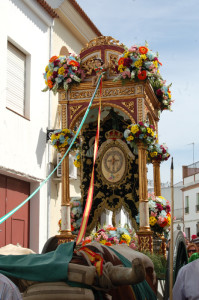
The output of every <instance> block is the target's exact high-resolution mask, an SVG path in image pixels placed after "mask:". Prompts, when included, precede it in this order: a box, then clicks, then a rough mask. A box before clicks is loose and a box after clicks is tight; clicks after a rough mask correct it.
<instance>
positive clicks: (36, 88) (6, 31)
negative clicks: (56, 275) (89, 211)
mask: <svg viewBox="0 0 199 300" xmlns="http://www.w3.org/2000/svg"><path fill="white" fill-rule="evenodd" d="M29 3H30V4H32V5H33V6H35V9H36V10H38V9H39V11H40V17H39V16H38V15H37V14H36V13H35V12H34V11H33V10H32V9H31V8H30V7H29V6H27V5H26V1H25V0H24V1H20V0H5V1H0V27H1V33H0V53H1V68H0V76H1V87H0V128H1V132H2V133H3V134H2V136H1V139H0V149H1V156H0V171H1V170H2V171H3V172H4V174H7V175H8V176H13V177H18V178H21V179H22V180H27V181H31V191H33V190H34V188H35V187H37V186H38V184H39V182H40V181H42V180H44V179H45V178H46V163H47V152H46V128H47V125H48V93H46V94H44V93H42V92H41V90H42V89H43V87H44V81H43V78H42V74H43V72H44V68H45V63H44V62H45V61H47V60H48V57H49V26H48V25H47V24H46V22H50V21H52V19H51V18H50V17H49V16H48V15H47V13H46V12H45V11H44V10H43V9H42V8H41V6H40V5H39V4H38V3H37V2H36V1H31V2H29ZM41 17H43V20H42V19H41ZM7 40H9V41H10V42H12V43H13V44H14V45H15V46H16V47H18V48H19V49H20V50H22V51H23V52H24V53H26V55H27V57H28V64H29V68H28V81H29V86H30V89H29V97H27V98H26V101H27V104H28V106H29V112H30V113H29V115H28V119H26V118H23V117H21V116H19V115H17V114H16V113H14V112H12V111H10V110H8V109H6V69H7ZM35 199H36V201H37V204H36V203H34V204H33V202H34V198H33V199H32V200H31V207H34V206H37V209H36V210H35V209H33V210H31V213H30V226H31V228H30V245H31V246H32V248H34V249H36V248H38V249H41V245H43V243H44V241H45V240H46V232H47V223H46V222H45V215H46V203H47V193H46V189H45V187H44V188H43V189H42V191H41V192H40V193H39V194H38V195H37V196H35ZM38 213H39V219H38ZM36 220H37V222H36V223H35V221H36ZM38 226H39V228H37V231H38V232H39V235H38V239H37V240H36V238H35V236H34V234H33V233H34V230H36V229H35V228H33V227H38Z"/></svg>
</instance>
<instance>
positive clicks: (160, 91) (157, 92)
mask: <svg viewBox="0 0 199 300" xmlns="http://www.w3.org/2000/svg"><path fill="white" fill-rule="evenodd" d="M156 95H157V96H158V97H162V96H163V92H162V90H161V89H158V90H157V91H156Z"/></svg>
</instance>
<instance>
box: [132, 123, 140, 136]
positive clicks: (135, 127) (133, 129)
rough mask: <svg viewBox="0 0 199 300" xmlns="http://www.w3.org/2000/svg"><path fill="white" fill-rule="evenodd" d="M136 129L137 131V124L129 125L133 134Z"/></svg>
mask: <svg viewBox="0 0 199 300" xmlns="http://www.w3.org/2000/svg"><path fill="white" fill-rule="evenodd" d="M138 131H139V127H138V125H133V126H132V127H131V132H132V133H133V134H135V133H136V132H138Z"/></svg>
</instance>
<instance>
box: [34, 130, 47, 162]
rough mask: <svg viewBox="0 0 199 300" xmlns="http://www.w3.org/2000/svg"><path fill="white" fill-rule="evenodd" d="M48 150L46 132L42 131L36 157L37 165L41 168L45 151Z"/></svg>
mask: <svg viewBox="0 0 199 300" xmlns="http://www.w3.org/2000/svg"><path fill="white" fill-rule="evenodd" d="M45 148H46V132H44V131H43V130H42V128H41V129H40V132H39V137H38V142H37V148H36V156H37V163H38V165H39V166H40V167H41V164H42V160H43V155H44V151H45Z"/></svg>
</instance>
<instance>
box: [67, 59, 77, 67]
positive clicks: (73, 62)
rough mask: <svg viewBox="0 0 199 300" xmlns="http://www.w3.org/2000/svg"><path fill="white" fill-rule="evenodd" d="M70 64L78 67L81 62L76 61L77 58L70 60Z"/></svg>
mask: <svg viewBox="0 0 199 300" xmlns="http://www.w3.org/2000/svg"><path fill="white" fill-rule="evenodd" d="M69 65H71V66H74V67H78V66H79V63H78V62H77V61H75V60H71V61H70V62H69Z"/></svg>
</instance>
